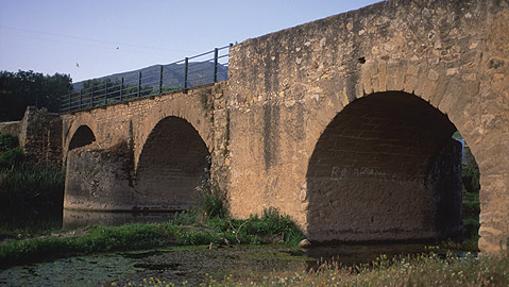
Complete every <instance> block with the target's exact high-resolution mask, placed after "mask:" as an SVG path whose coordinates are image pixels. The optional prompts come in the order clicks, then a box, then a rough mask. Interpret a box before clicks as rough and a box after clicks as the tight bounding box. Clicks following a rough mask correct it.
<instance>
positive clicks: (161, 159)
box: [136, 117, 210, 210]
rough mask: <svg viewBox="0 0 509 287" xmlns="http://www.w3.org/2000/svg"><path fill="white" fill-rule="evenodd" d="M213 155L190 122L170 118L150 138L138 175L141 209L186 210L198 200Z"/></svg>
mask: <svg viewBox="0 0 509 287" xmlns="http://www.w3.org/2000/svg"><path fill="white" fill-rule="evenodd" d="M209 158H210V154H209V151H208V149H207V146H206V145H205V142H204V141H203V139H202V138H201V136H200V135H199V134H198V132H197V131H196V130H195V129H194V127H193V126H192V125H191V124H190V123H189V122H187V121H185V120H183V119H181V118H177V117H167V118H164V119H162V120H161V121H159V123H157V125H156V126H155V127H154V129H153V130H152V132H151V133H150V135H149V136H148V138H147V141H146V142H145V145H144V146H143V150H142V152H141V155H140V159H139V163H138V169H137V171H136V191H137V192H139V193H140V196H141V197H142V198H143V199H142V201H143V202H140V205H143V206H150V207H151V208H153V209H161V210H183V209H187V208H190V207H192V206H193V205H194V204H195V203H196V202H197V199H198V195H199V194H198V190H197V187H198V186H200V184H201V183H202V181H203V180H204V179H206V178H207V177H208V172H209V171H208V167H209Z"/></svg>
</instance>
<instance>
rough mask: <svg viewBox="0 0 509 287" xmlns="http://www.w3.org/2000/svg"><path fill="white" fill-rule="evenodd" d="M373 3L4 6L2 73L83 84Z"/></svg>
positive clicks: (112, 1)
mask: <svg viewBox="0 0 509 287" xmlns="http://www.w3.org/2000/svg"><path fill="white" fill-rule="evenodd" d="M374 2H379V1H378V0H356V1H347V0H344V1H342V0H328V1H326V0H315V1H312V0H308V1H304V0H249V1H248V0H216V1H205V0H203V1H197V0H186V1H177V0H171V1H170V0H168V1H163V0H145V1H143V0H137V1H131V0H123V1H122V0H104V1H99V0H90V1H86V0H67V1H66V0H60V1H57V0H44V1H42V0H11V1H8V0H0V70H7V71H17V70H18V69H21V70H34V71H37V72H43V73H49V74H53V73H55V72H59V73H66V74H70V75H71V77H72V78H73V81H74V82H77V81H81V80H85V79H90V78H94V77H99V76H104V75H108V74H112V73H116V72H122V71H128V70H133V69H138V68H142V67H145V66H150V65H153V64H166V63H170V62H173V61H175V60H178V59H181V58H184V57H185V56H191V55H193V54H197V53H201V52H204V51H208V50H211V49H213V48H214V47H219V46H224V45H227V44H228V43H230V42H233V43H234V42H236V41H238V42H241V41H243V40H245V39H248V38H253V37H256V36H260V35H263V34H267V33H270V32H274V31H278V30H281V29H284V28H288V27H292V26H295V25H298V24H302V23H305V22H309V21H312V20H315V19H319V18H324V17H327V16H330V15H335V14H339V13H341V12H345V11H348V10H352V9H357V8H360V7H362V6H366V5H368V4H371V3H374ZM117 47H118V49H117ZM77 63H78V64H79V67H77Z"/></svg>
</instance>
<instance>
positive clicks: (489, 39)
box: [62, 0, 509, 252]
mask: <svg viewBox="0 0 509 287" xmlns="http://www.w3.org/2000/svg"><path fill="white" fill-rule="evenodd" d="M229 74H230V75H229V79H228V80H227V81H225V82H221V83H218V84H215V85H213V86H208V87H204V88H199V89H193V90H189V91H187V92H181V93H173V94H167V95H162V96H157V97H154V98H149V99H143V100H138V101H133V102H130V103H124V104H118V105H112V106H108V107H103V108H97V109H94V110H91V111H86V112H77V113H74V114H67V115H64V116H63V139H62V141H63V150H64V161H65V162H66V165H67V178H66V197H65V207H66V208H68V209H89V210H144V209H146V210H180V209H186V208H189V207H191V206H193V204H194V203H195V202H196V201H197V199H198V197H199V196H200V194H199V193H200V192H199V190H198V189H196V188H195V187H196V186H198V185H200V182H202V181H204V180H206V179H207V178H209V177H210V178H212V179H213V180H214V181H215V182H217V184H218V185H219V186H220V187H221V189H222V190H224V191H225V192H226V195H227V200H228V205H229V208H230V212H231V214H232V215H233V216H236V217H247V216H249V215H250V214H253V213H258V214H259V213H261V212H263V210H264V209H266V208H270V207H274V208H277V209H279V211H280V212H282V213H284V214H288V215H290V216H291V217H292V218H293V219H294V220H295V221H296V222H297V223H298V224H299V225H300V226H301V228H302V229H303V231H304V232H305V233H306V234H307V236H308V237H309V238H310V239H311V240H315V241H330V240H338V241H370V240H414V239H416V240H420V239H429V238H437V237H443V236H449V235H452V234H454V233H456V232H458V231H459V230H460V229H461V208H460V206H461V183H460V181H459V172H458V170H459V169H460V165H459V162H458V158H459V156H460V148H459V147H458V143H457V142H456V141H454V140H452V139H451V135H452V134H453V133H454V132H455V131H459V132H460V133H461V135H462V136H463V138H464V139H465V141H466V142H467V143H468V145H469V147H470V149H471V151H472V153H473V155H474V157H475V160H476V161H477V163H478V165H479V168H480V174H481V178H480V182H481V191H480V198H481V216H480V218H481V228H480V231H479V232H480V236H481V238H480V241H479V247H480V249H481V250H482V251H484V252H495V251H497V250H500V249H501V248H504V249H505V248H507V244H506V240H507V238H508V236H509V77H508V75H509V1H507V0H498V1H497V0H486V1H480V0H479V1H464V0H461V1H460V0H456V1H440V0H419V1H417V0H414V1H410V0H394V1H387V2H382V3H378V4H374V5H371V6H368V7H365V8H362V9H359V10H357V11H352V12H348V13H343V14H340V15H336V16H332V17H328V18H325V19H321V20H317V21H314V22H310V23H307V24H304V25H300V26H297V27H293V28H289V29H286V30H282V31H279V32H276V33H271V34H268V35H264V36H261V37H258V38H254V39H249V40H246V41H244V42H242V43H240V44H237V45H235V46H233V47H232V48H231V51H230V62H229Z"/></svg>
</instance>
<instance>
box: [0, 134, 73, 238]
mask: <svg viewBox="0 0 509 287" xmlns="http://www.w3.org/2000/svg"><path fill="white" fill-rule="evenodd" d="M17 144H18V140H17V138H16V137H13V136H9V135H3V134H0V222H1V225H0V240H1V239H2V238H3V237H12V236H13V233H14V232H19V231H21V229H23V228H22V227H23V226H24V225H35V224H34V223H35V221H37V222H41V221H44V222H50V221H52V220H53V221H60V218H61V214H62V205H63V204H62V203H63V192H64V174H63V172H62V171H61V169H60V168H58V167H52V166H47V165H41V164H35V163H32V162H30V161H29V160H27V159H25V156H24V154H23V151H22V150H21V149H20V148H19V147H18V146H17ZM45 225H47V224H45ZM12 229H16V230H15V231H14V230H12ZM14 234H15V233H14Z"/></svg>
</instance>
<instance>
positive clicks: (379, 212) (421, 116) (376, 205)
mask: <svg viewBox="0 0 509 287" xmlns="http://www.w3.org/2000/svg"><path fill="white" fill-rule="evenodd" d="M455 131H456V127H455V126H454V124H453V123H452V122H451V121H450V120H449V119H448V117H447V115H445V114H443V113H442V112H440V111H439V110H438V109H436V108H435V107H433V106H431V105H430V104H429V103H428V102H426V101H424V100H422V99H421V98H419V97H417V96H415V95H412V94H408V93H405V92H399V91H398V92H382V93H374V94H371V95H368V96H366V97H363V98H360V99H357V100H355V101H353V102H352V103H350V104H349V105H348V106H346V107H345V108H344V109H343V110H342V111H341V112H339V113H338V114H337V115H336V116H335V118H334V119H333V120H332V121H331V122H330V123H329V124H328V126H327V127H326V128H325V130H324V131H323V133H322V134H321V136H320V138H319V139H318V141H317V143H316V145H315V148H314V150H313V153H312V155H311V157H310V160H309V164H308V170H307V174H306V181H307V192H308V203H309V206H308V211H307V222H308V229H307V233H308V237H309V238H310V239H311V240H313V241H322V242H323V241H393V240H394V241H399V240H427V239H437V238H443V237H449V236H457V235H459V234H460V233H461V230H462V208H461V197H462V183H461V151H462V149H461V148H462V147H461V144H460V143H459V142H458V141H457V140H454V139H452V138H451V136H452V134H453V133H454V132H455Z"/></svg>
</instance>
